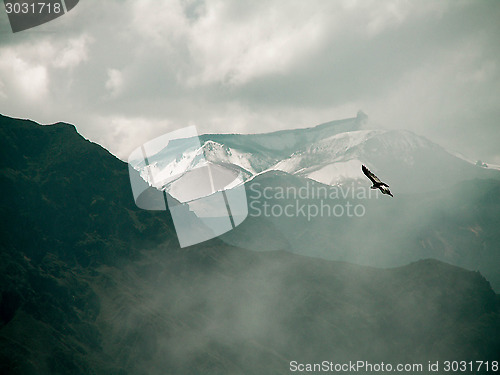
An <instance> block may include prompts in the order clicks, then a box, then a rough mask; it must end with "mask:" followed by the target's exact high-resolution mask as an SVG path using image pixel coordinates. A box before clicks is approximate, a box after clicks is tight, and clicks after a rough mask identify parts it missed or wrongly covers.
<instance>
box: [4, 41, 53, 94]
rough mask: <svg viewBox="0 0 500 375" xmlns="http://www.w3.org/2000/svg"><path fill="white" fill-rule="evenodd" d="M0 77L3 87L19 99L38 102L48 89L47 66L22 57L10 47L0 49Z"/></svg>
mask: <svg viewBox="0 0 500 375" xmlns="http://www.w3.org/2000/svg"><path fill="white" fill-rule="evenodd" d="M0 77H2V81H3V85H4V87H5V88H6V89H7V90H8V91H9V92H10V91H11V90H12V91H13V93H14V95H15V96H16V97H18V98H19V99H21V100H22V99H24V100H30V101H37V102H38V101H40V100H43V97H44V96H46V95H47V93H48V90H49V77H48V74H47V68H46V67H45V66H44V65H42V64H37V63H33V62H31V61H27V60H25V59H23V58H22V57H20V56H18V55H17V54H16V53H15V52H14V51H13V50H12V49H3V50H0ZM4 90H5V89H4ZM8 95H9V94H7V95H6V96H8Z"/></svg>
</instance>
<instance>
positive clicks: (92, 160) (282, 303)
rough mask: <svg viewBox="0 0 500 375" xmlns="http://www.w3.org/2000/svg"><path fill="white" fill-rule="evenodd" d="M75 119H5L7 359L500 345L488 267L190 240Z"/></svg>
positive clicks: (122, 365) (16, 365)
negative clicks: (142, 199) (135, 192)
mask: <svg viewBox="0 0 500 375" xmlns="http://www.w3.org/2000/svg"><path fill="white" fill-rule="evenodd" d="M6 121H12V123H11V124H10V125H6V124H5V122H6ZM11 125H14V126H11ZM12 128H17V129H16V130H15V131H12ZM63 129H68V128H61V129H59V130H58V128H57V127H56V128H50V127H44V126H38V125H33V124H32V125H30V127H28V128H24V127H23V125H22V124H21V123H18V122H16V120H13V119H12V120H6V119H5V118H2V117H0V132H1V137H0V146H1V147H0V150H3V151H4V154H2V159H1V163H0V181H1V183H2V191H3V194H2V196H1V197H0V217H1V220H2V226H1V233H0V238H1V243H0V250H1V252H0V256H1V262H0V372H2V373H8V374H23V375H30V374H40V373H51V374H68V373H71V374H76V375H78V374H94V375H96V374H117V375H118V374H119V375H125V374H129V375H136V374H137V375H139V374H141V375H142V374H149V375H154V374H164V373H166V372H167V373H172V374H183V375H184V374H200V373H206V374H209V373H217V374H275V373H282V372H284V371H285V372H286V371H287V370H288V366H289V361H291V360H300V361H318V360H325V359H331V360H334V361H344V360H348V359H351V358H352V359H355V358H358V359H359V358H363V359H366V360H372V361H375V360H384V361H386V362H387V361H388V360H389V361H394V362H396V361H400V362H402V363H404V361H422V362H423V363H427V360H430V359H433V358H436V359H443V358H451V357H453V356H460V358H465V357H467V358H471V359H478V360H492V359H495V358H496V356H497V354H498V353H499V352H500V341H499V340H500V339H499V338H500V323H499V322H500V312H499V306H498V303H497V301H498V295H495V293H494V292H493V291H492V290H491V287H490V286H489V284H488V282H487V281H486V280H485V279H484V277H483V276H481V275H479V274H477V273H474V272H471V271H466V270H463V269H460V268H457V267H453V266H449V265H446V264H443V263H442V262H437V261H430V262H429V261H420V262H417V263H415V264H413V265H410V266H406V267H402V268H399V269H394V270H383V269H377V268H373V267H365V266H359V265H355V264H350V263H344V262H329V261H324V260H322V259H313V258H308V257H303V256H297V255H294V254H290V253H289V252H288V251H274V252H260V253H259V252H255V251H250V250H245V249H241V248H238V247H235V246H229V245H227V244H225V243H224V242H223V240H222V239H213V240H210V241H207V242H205V243H202V244H198V245H195V246H192V247H189V248H186V249H180V248H179V245H178V242H177V240H176V239H175V233H174V231H173V225H172V222H171V218H170V215H169V214H168V212H160V213H154V212H148V211H143V210H139V209H137V208H136V207H135V205H134V201H133V196H132V193H131V191H130V186H129V181H128V170H127V167H126V165H125V163H123V162H121V161H119V160H117V159H116V158H115V157H113V156H112V155H111V154H109V153H108V152H107V151H105V150H104V149H102V148H101V147H100V146H98V145H95V144H92V143H91V142H89V141H86V140H84V139H83V138H82V137H81V136H79V135H78V136H75V135H74V133H71V132H68V131H66V130H63ZM6 151H9V152H8V153H7V152H6ZM4 155H5V156H7V157H9V159H6V158H4ZM273 173H276V174H277V175H279V176H287V175H286V174H283V173H281V172H278V171H277V172H273ZM292 177H293V178H294V179H298V177H296V176H292ZM298 181H303V179H298ZM283 250H288V249H287V248H284V249H283ZM354 357H355V358H354Z"/></svg>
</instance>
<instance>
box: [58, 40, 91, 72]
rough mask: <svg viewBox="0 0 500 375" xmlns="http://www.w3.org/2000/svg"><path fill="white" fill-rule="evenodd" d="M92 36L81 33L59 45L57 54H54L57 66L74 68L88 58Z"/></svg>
mask: <svg viewBox="0 0 500 375" xmlns="http://www.w3.org/2000/svg"><path fill="white" fill-rule="evenodd" d="M90 42H91V38H90V37H89V36H87V35H81V36H79V37H77V38H73V39H70V40H68V41H67V42H66V43H65V45H64V46H59V48H58V51H57V52H56V54H55V56H52V59H53V61H54V63H53V64H54V66H55V67H57V68H72V67H75V66H77V65H78V64H80V63H82V62H83V61H85V60H87V59H88V46H89V43H90Z"/></svg>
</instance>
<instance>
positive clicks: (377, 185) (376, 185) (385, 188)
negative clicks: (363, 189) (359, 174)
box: [361, 165, 394, 197]
mask: <svg viewBox="0 0 500 375" xmlns="http://www.w3.org/2000/svg"><path fill="white" fill-rule="evenodd" d="M361 170H362V171H363V173H364V174H365V175H366V177H368V178H369V179H370V181H371V182H372V184H373V185H372V186H371V188H372V189H380V191H381V192H382V194H387V195H390V196H391V197H394V195H392V194H391V191H390V190H389V185H387V184H386V183H385V182H382V181H380V178H378V177H377V176H375V175H374V174H373V173H372V172H371V171H370V170H369V169H368V168H366V167H365V166H364V165H362V166H361Z"/></svg>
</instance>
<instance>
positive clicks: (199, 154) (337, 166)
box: [136, 111, 498, 196]
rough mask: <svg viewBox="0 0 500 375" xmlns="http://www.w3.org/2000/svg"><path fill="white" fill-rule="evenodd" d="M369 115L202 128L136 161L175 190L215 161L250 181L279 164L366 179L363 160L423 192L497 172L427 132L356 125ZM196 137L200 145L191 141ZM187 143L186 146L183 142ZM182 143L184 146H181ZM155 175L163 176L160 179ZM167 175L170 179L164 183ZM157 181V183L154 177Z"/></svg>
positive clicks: (316, 175) (322, 176) (339, 178)
mask: <svg viewBox="0 0 500 375" xmlns="http://www.w3.org/2000/svg"><path fill="white" fill-rule="evenodd" d="M365 121H366V115H365V114H364V113H363V112H361V111H360V112H359V113H358V115H357V117H355V118H350V119H346V120H340V121H332V122H329V123H325V124H321V125H318V126H316V127H312V128H305V129H293V130H285V131H278V132H272V133H265V134H248V135H246V134H205V135H202V136H200V137H199V139H197V140H196V142H194V143H193V139H192V138H190V139H185V140H178V141H176V143H174V145H173V147H172V146H169V149H168V150H166V149H165V150H162V151H160V152H159V153H158V154H157V155H155V156H154V157H153V158H150V160H149V163H150V165H149V167H148V168H149V169H148V170H146V168H145V165H144V164H142V165H137V166H136V168H137V169H139V170H141V174H142V176H143V178H145V179H146V180H148V178H149V177H148V176H150V175H151V173H152V172H154V174H156V175H157V176H161V177H162V178H160V179H159V180H158V179H157V181H151V179H149V180H148V181H149V182H150V183H151V184H152V185H154V186H156V187H158V188H161V189H165V190H167V191H169V192H170V193H171V194H173V195H174V196H175V191H180V190H183V189H184V187H183V188H182V189H180V188H176V186H175V185H176V184H177V182H176V181H177V178H176V177H175V178H174V176H177V177H179V176H182V175H183V174H184V172H185V171H186V168H196V167H200V166H204V165H218V166H223V167H224V168H227V169H230V170H233V171H234V173H235V174H236V175H239V176H240V180H242V181H247V180H250V179H252V178H254V177H255V176H257V175H259V174H262V173H265V172H269V171H283V172H286V173H289V174H292V175H295V176H298V177H303V178H308V179H312V180H315V181H317V182H320V183H323V184H326V185H343V184H353V183H354V184H369V181H368V180H367V179H366V177H365V176H364V175H363V173H362V172H361V165H362V164H365V165H367V166H368V167H369V168H370V169H372V170H373V172H374V173H375V174H378V175H379V177H381V178H383V179H384V180H385V181H387V182H388V183H389V184H390V185H391V187H393V188H394V189H395V191H396V192H417V191H419V192H422V191H431V190H433V189H440V188H443V187H445V186H449V185H450V184H453V183H456V182H459V181H462V180H465V179H471V178H476V177H494V178H495V177H497V176H498V171H490V170H485V169H484V168H480V167H477V166H475V165H473V164H471V163H469V162H467V161H465V160H463V159H461V158H458V157H456V156H454V155H452V154H450V153H449V152H447V151H446V150H445V149H443V148H442V147H440V146H439V145H437V144H435V143H433V142H431V141H430V140H428V139H426V138H424V137H422V136H419V135H417V134H414V133H412V132H410V131H407V130H383V129H379V130H361V127H362V126H363V125H364V124H365ZM193 144H195V145H197V146H196V147H194V146H193ZM188 145H189V147H187V146H188ZM183 147H184V150H182V148H183ZM158 181H160V182H158ZM165 181H167V183H165ZM155 183H156V185H155Z"/></svg>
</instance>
